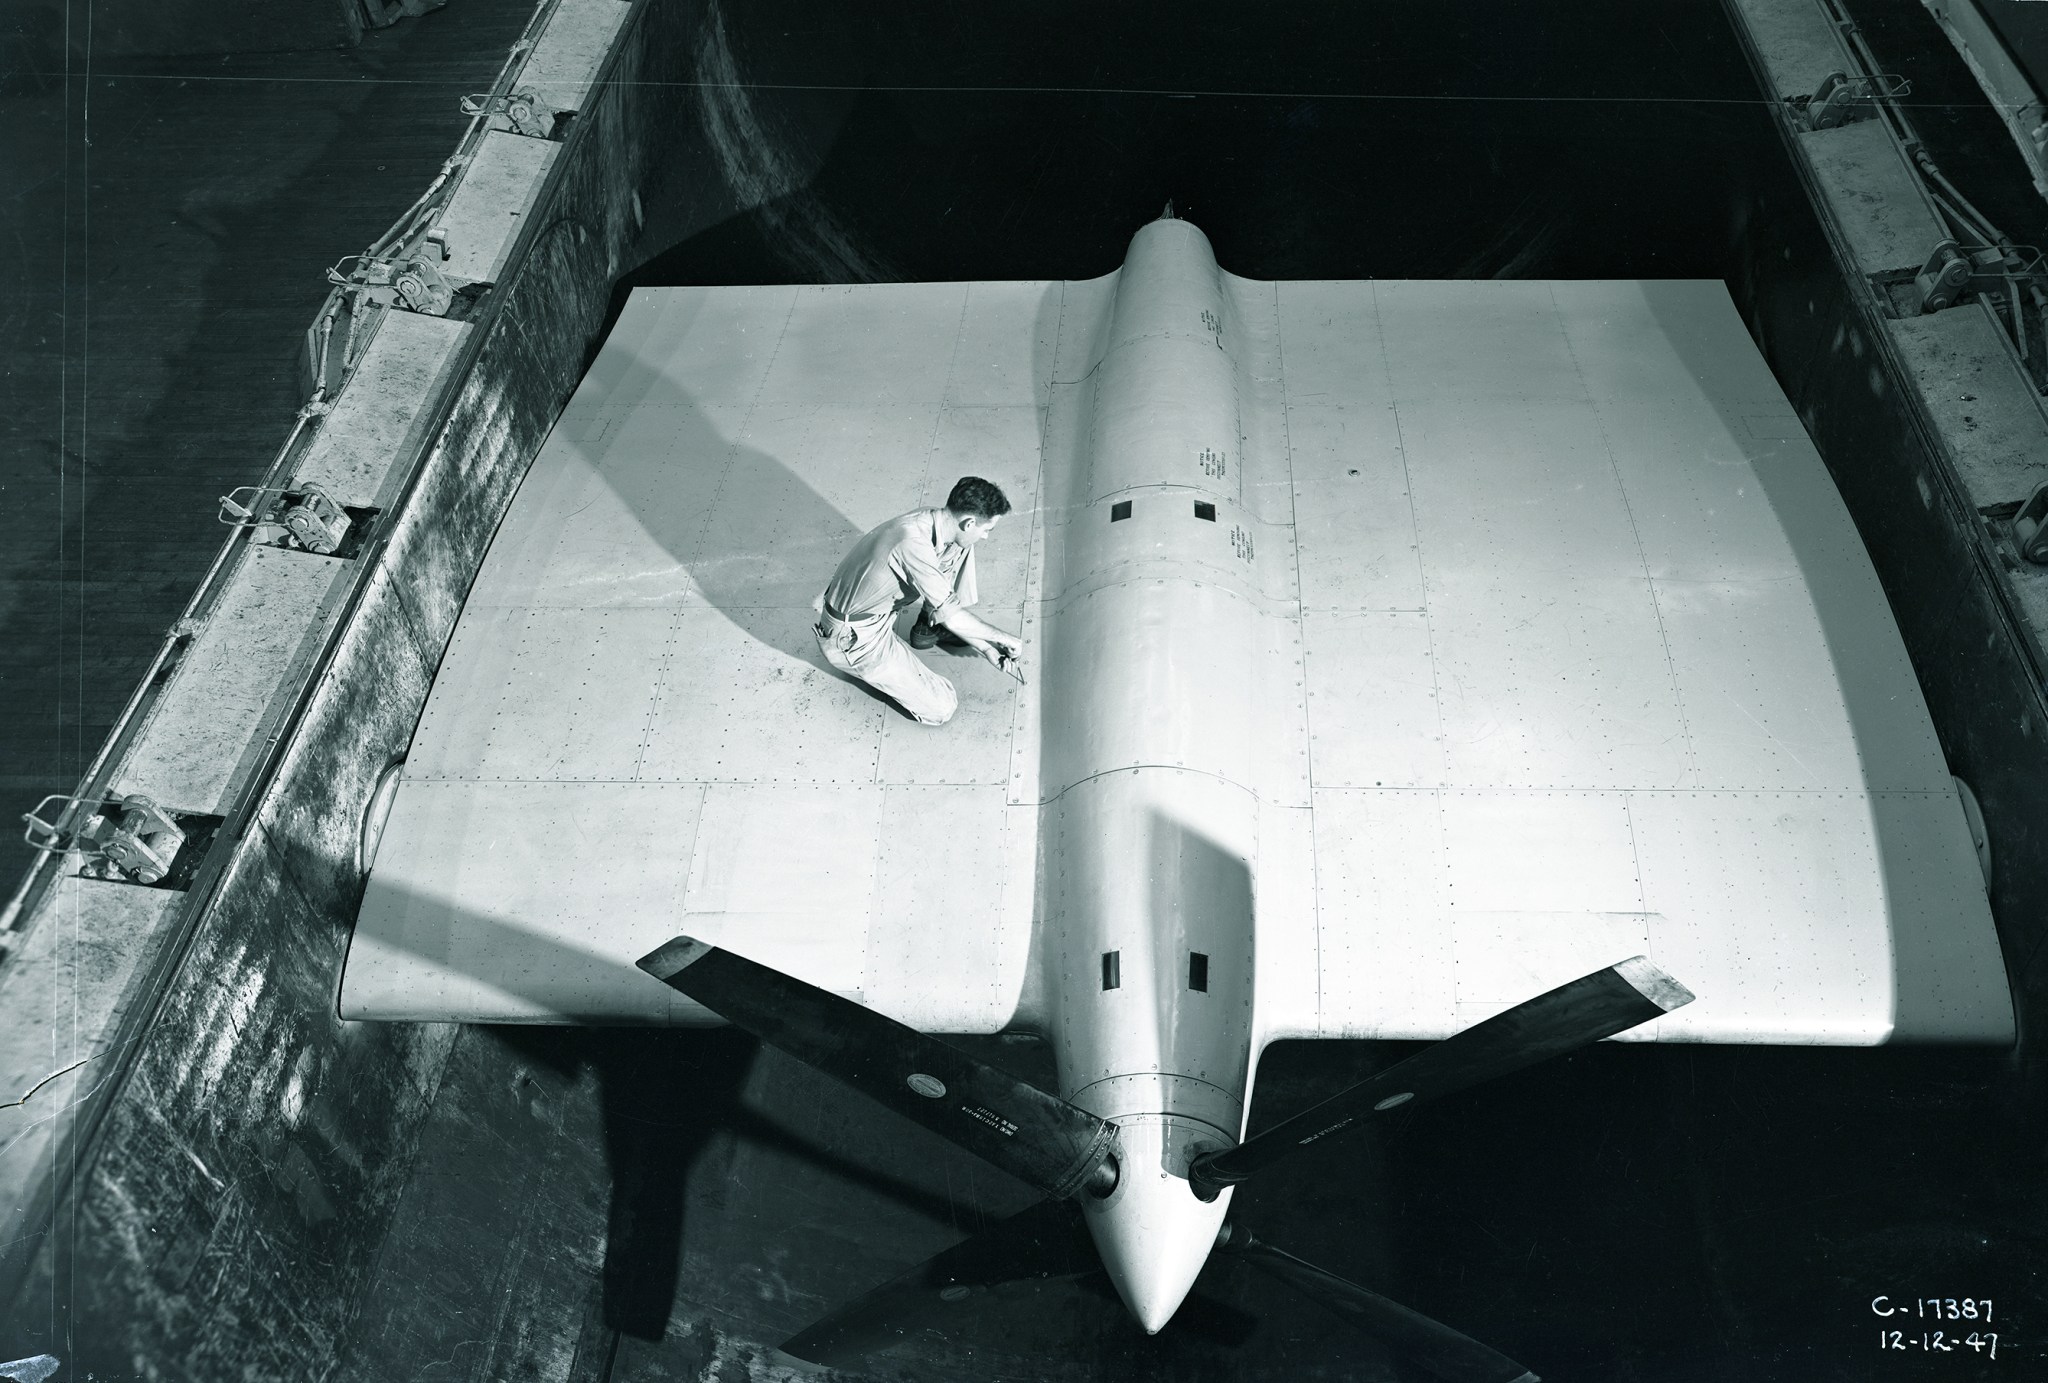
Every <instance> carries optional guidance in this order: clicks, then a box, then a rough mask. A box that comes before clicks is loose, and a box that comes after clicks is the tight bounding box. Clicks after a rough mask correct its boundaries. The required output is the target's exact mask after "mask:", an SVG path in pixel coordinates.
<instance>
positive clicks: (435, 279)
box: [327, 237, 455, 317]
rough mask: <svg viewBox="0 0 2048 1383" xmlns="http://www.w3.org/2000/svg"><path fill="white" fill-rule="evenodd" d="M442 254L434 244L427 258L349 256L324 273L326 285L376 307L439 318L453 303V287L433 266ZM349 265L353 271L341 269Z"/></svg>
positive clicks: (410, 255) (442, 247)
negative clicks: (400, 309)
mask: <svg viewBox="0 0 2048 1383" xmlns="http://www.w3.org/2000/svg"><path fill="white" fill-rule="evenodd" d="M444 240H445V237H444ZM443 253H445V245H444V244H437V245H435V246H434V248H433V249H432V250H431V251H429V252H428V253H426V254H407V255H397V256H393V257H391V258H388V259H373V258H371V257H370V256H368V255H350V256H349V257H348V258H347V259H344V260H342V261H341V263H340V264H337V265H335V267H334V268H332V269H329V270H328V271H327V281H328V282H329V283H332V284H338V285H339V286H341V287H342V288H345V289H348V290H350V292H351V293H352V294H353V295H355V296H356V297H359V298H361V299H363V300H365V301H367V302H370V303H374V304H376V305H377V306H379V307H402V308H404V309H405V310H406V311H407V312H419V313H424V314H426V315H427V316H430V317H438V316H441V315H443V314H445V313H446V312H447V311H448V309H449V308H450V307H451V306H453V305H454V303H455V285H453V284H451V283H449V282H448V279H447V276H446V275H444V274H443V273H442V272H441V271H440V269H438V268H437V267H435V264H434V256H437V255H440V254H443ZM351 262H353V264H354V265H355V267H354V268H352V269H343V268H342V267H341V265H342V264H348V263H351Z"/></svg>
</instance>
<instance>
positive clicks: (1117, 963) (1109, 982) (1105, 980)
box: [1102, 951, 1124, 989]
mask: <svg viewBox="0 0 2048 1383" xmlns="http://www.w3.org/2000/svg"><path fill="white" fill-rule="evenodd" d="M1123 982H1124V967H1123V953H1122V952H1121V951H1104V952H1103V953H1102V987H1103V988H1104V989H1119V988H1121V987H1122V986H1123Z"/></svg>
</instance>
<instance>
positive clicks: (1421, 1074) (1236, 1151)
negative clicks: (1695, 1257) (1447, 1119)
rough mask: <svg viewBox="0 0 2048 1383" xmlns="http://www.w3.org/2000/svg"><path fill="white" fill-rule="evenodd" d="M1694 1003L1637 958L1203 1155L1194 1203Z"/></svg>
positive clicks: (1193, 1177) (1195, 1171)
mask: <svg viewBox="0 0 2048 1383" xmlns="http://www.w3.org/2000/svg"><path fill="white" fill-rule="evenodd" d="M1692 1000H1693V994H1692V991H1691V990H1689V989H1687V988H1686V987H1685V986H1684V985H1682V984H1680V983H1679V982H1678V981H1677V980H1674V979H1672V978H1671V976H1669V975H1667V974H1665V973H1664V972H1663V971H1662V970H1659V969H1658V968H1657V967H1656V966H1654V965H1652V964H1651V963H1650V962H1649V961H1648V960H1647V959H1645V958H1644V957H1642V956H1634V957H1631V958H1630V959H1628V960H1625V961H1622V962H1621V963H1620V964H1619V965H1610V966H1609V967H1607V968H1606V969H1605V970H1596V971H1594V972H1593V973H1592V974H1590V975H1585V976H1582V977H1581V978H1579V979H1576V980H1573V981H1572V982H1571V983H1569V984H1563V985H1559V986H1558V987H1557V988H1556V989H1553V990H1550V991H1549V992H1547V993H1544V994H1538V995H1537V996H1536V997H1535V998H1533V999H1530V1000H1528V1001H1527V1002H1526V1003H1520V1004H1516V1005H1515V1006H1514V1007H1513V1008H1511V1009H1508V1010H1507V1011H1506V1012H1503V1013H1497V1014H1495V1015H1494V1016H1493V1017H1491V1018H1488V1019H1486V1020H1485V1021H1483V1022H1480V1023H1475V1024H1473V1025H1472V1026H1471V1027H1469V1028H1467V1029H1465V1030H1464V1031H1463V1032H1461V1033H1457V1034H1455V1035H1454V1036H1451V1037H1447V1038H1445V1039H1444V1040H1443V1041H1441V1042H1438V1043H1436V1044H1435V1045H1434V1046H1430V1047H1425V1048H1423V1049H1422V1050H1421V1051H1420V1052H1417V1053H1416V1054H1415V1055H1414V1056H1411V1057H1409V1058H1408V1059H1407V1060H1406V1061H1403V1062H1400V1063H1398V1064H1396V1065H1393V1066H1390V1067H1388V1068H1387V1069H1386V1070H1384V1071H1382V1072H1380V1073H1379V1074H1378V1075H1376V1076H1374V1077H1372V1078H1371V1079H1370V1080H1364V1081H1360V1082H1359V1083H1358V1084H1357V1085H1354V1086H1352V1087H1351V1088H1350V1089H1348V1090H1344V1091H1341V1092H1339V1093H1338V1094H1335V1095H1332V1096H1331V1097H1330V1098H1329V1099H1327V1100H1324V1101H1323V1102H1322V1103H1321V1104H1319V1105H1317V1106H1315V1107H1314V1108H1313V1109H1309V1110H1307V1111H1305V1112H1303V1113H1301V1114H1297V1115H1295V1116H1294V1117H1293V1118H1292V1119H1288V1120H1286V1121H1284V1122H1282V1123H1279V1124H1276V1125H1275V1126H1273V1127H1272V1128H1270V1129H1267V1130H1266V1131H1265V1132H1263V1133H1261V1134H1258V1135H1257V1136H1256V1137H1252V1138H1248V1139H1246V1140H1245V1141H1244V1142H1242V1143H1239V1144H1238V1145H1237V1146H1236V1147H1234V1148H1228V1149H1224V1150H1221V1151H1218V1152H1210V1153H1205V1154H1203V1155H1202V1156H1201V1157H1198V1158H1196V1159H1195V1162H1194V1165H1193V1166H1192V1167H1191V1168H1190V1169H1189V1173H1188V1181H1189V1183H1190V1185H1192V1186H1193V1188H1194V1191H1195V1194H1196V1195H1198V1196H1200V1197H1201V1198H1202V1199H1203V1200H1205V1201H1207V1200H1214V1199H1215V1198H1216V1196H1217V1194H1218V1193H1219V1192H1221V1191H1222V1189H1223V1188H1224V1187H1226V1186H1234V1185H1236V1184H1237V1183H1238V1182H1240V1181H1243V1180H1244V1179H1245V1178H1246V1177H1249V1176H1251V1175H1252V1174H1253V1173H1255V1172H1258V1171H1260V1170H1262V1169H1263V1168H1266V1167H1270V1166H1271V1165H1272V1164H1273V1163H1275V1162H1278V1161H1280V1160H1281V1159H1282V1158H1284V1157H1286V1156H1288V1155H1289V1154H1290V1153H1293V1152H1296V1151H1298V1150H1299V1149H1302V1148H1305V1147H1307V1146H1308V1145H1309V1144H1311V1143H1316V1142H1320V1141H1321V1140H1323V1139H1325V1138H1328V1137H1330V1136H1331V1135H1332V1134H1336V1133H1342V1132H1344V1131H1345V1130H1346V1129H1349V1128H1352V1127H1355V1126H1356V1125H1357V1124H1359V1123H1360V1122H1362V1121H1364V1120H1366V1119H1370V1118H1372V1117H1373V1116H1374V1115H1376V1114H1384V1113H1387V1112H1388V1111H1390V1110H1395V1109H1400V1108H1403V1107H1405V1106H1407V1105H1410V1104H1414V1103H1416V1102H1418V1101H1422V1100H1434V1099H1438V1098H1441V1097H1442V1096H1445V1095H1450V1094H1454V1093H1456V1092H1457V1091H1460V1090H1463V1089H1465V1088H1467V1087H1468V1086H1473V1085H1478V1084H1480V1083H1481V1082H1482V1081H1489V1080H1492V1079H1493V1078H1494V1077H1495V1076H1504V1075H1506V1074H1508V1073H1509V1072H1510V1071H1519V1070H1521V1069H1522V1068H1523V1067H1525V1066H1534V1065H1535V1064H1536V1063H1537V1062H1539V1061H1547V1060H1549V1059H1550V1058H1551V1057H1554V1056H1562V1055H1563V1054H1564V1053H1566V1052H1569V1051H1572V1050H1574V1049H1576V1048H1579V1047H1584V1046H1587V1045H1588V1044H1590V1043H1594V1042H1598V1041H1599V1040H1600V1039H1601V1038H1603V1037H1612V1036H1613V1035H1614V1034H1615V1033H1618V1032H1621V1031H1623V1030H1624V1029H1627V1028H1632V1027H1635V1026H1636V1025H1637V1024H1638V1023H1646V1022H1648V1021H1649V1020H1650V1019H1652V1018H1656V1017H1658V1016H1660V1015H1662V1014H1665V1013H1669V1012H1670V1011H1671V1010H1672V1009H1675V1008H1678V1007H1680V1006H1682V1005H1685V1004H1689V1003H1691V1002H1692Z"/></svg>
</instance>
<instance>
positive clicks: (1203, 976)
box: [1188, 951, 1209, 994]
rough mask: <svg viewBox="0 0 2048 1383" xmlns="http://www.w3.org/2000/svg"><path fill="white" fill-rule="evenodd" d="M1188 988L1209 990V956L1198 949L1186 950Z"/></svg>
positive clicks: (1202, 991)
mask: <svg viewBox="0 0 2048 1383" xmlns="http://www.w3.org/2000/svg"><path fill="white" fill-rule="evenodd" d="M1188 988H1189V989H1193V990H1198V991H1200V992H1201V993H1203V994H1207V993H1208V992H1209V958H1208V957H1207V956H1205V955H1203V954H1202V953H1201V952H1200V951H1190V952H1188Z"/></svg>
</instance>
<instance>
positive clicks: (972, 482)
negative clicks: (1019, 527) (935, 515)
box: [946, 475, 1010, 523]
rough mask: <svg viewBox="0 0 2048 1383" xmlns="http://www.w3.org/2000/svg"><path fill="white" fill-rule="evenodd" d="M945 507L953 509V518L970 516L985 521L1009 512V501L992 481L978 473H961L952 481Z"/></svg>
mask: <svg viewBox="0 0 2048 1383" xmlns="http://www.w3.org/2000/svg"><path fill="white" fill-rule="evenodd" d="M946 507H947V508H948V509H950V510H952V511H953V516H954V517H955V518H961V519H964V518H968V517H970V516H971V517H973V518H977V519H980V520H981V521H982V522H983V523H987V522H988V521H989V520H990V519H999V518H1001V517H1002V516H1003V515H1005V514H1007V513H1009V512H1010V501H1009V497H1008V496H1006V495H1005V494H1004V493H1003V492H1002V491H1001V490H998V489H997V488H996V487H995V483H994V482H993V481H988V480H983V479H982V478H981V477H980V476H978V475H963V476H961V477H960V478H959V479H958V480H956V481H954V482H953V493H952V494H950V495H947V496H946Z"/></svg>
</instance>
